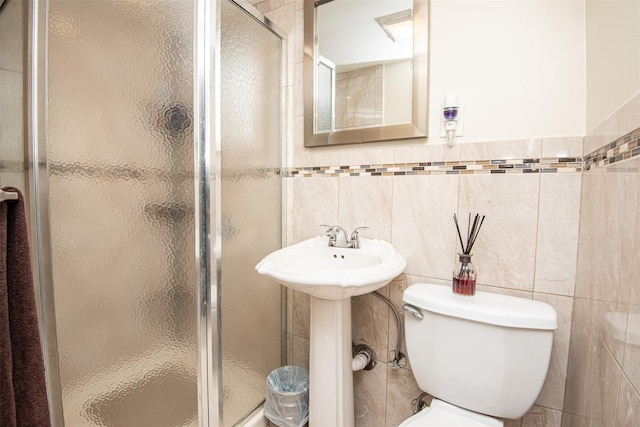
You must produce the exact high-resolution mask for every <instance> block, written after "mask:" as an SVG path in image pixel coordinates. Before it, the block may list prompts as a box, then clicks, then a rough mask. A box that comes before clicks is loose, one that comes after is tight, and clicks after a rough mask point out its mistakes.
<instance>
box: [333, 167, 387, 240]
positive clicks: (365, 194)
mask: <svg viewBox="0 0 640 427" xmlns="http://www.w3.org/2000/svg"><path fill="white" fill-rule="evenodd" d="M339 181H340V195H339V201H340V215H339V219H338V223H339V224H340V225H342V226H343V227H344V228H345V229H346V230H348V231H351V230H353V229H355V228H356V227H361V226H367V227H370V228H369V229H368V230H363V231H362V233H361V235H362V236H363V237H369V238H376V239H381V240H386V241H387V242H389V241H391V208H392V193H391V192H392V184H393V177H390V176H381V177H359V176H355V177H349V176H347V177H341V178H339ZM325 197H326V196H325ZM334 198H335V195H334Z"/></svg>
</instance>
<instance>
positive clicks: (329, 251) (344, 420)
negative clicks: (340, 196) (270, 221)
mask: <svg viewBox="0 0 640 427" xmlns="http://www.w3.org/2000/svg"><path fill="white" fill-rule="evenodd" d="M406 265H407V261H406V260H405V259H404V257H403V256H402V255H400V254H399V253H398V252H396V250H395V249H394V248H393V246H391V245H390V244H389V243H387V242H384V241H382V240H371V239H365V238H360V248H358V249H347V248H333V247H329V237H327V236H321V237H316V238H313V239H309V240H305V241H304V242H300V243H298V244H296V245H293V246H289V247H286V248H282V249H280V250H277V251H275V252H272V253H270V254H269V255H267V256H266V257H264V259H263V260H262V261H260V262H259V263H258V265H256V271H257V272H258V273H260V274H263V275H265V276H268V277H270V278H272V279H274V280H276V281H277V282H279V283H282V284H283V285H285V286H287V287H289V288H291V289H295V290H297V291H301V292H305V293H307V294H309V295H311V298H309V301H310V312H311V313H310V324H309V338H310V341H311V342H310V348H309V425H312V426H340V427H354V426H355V412H354V397H353V375H352V372H351V358H352V354H351V297H352V296H356V295H362V294H366V293H368V292H372V291H375V290H376V289H380V288H381V287H383V286H384V285H386V284H387V283H389V282H390V281H391V280H392V279H393V278H394V277H396V276H397V275H399V274H400V273H402V272H403V271H404V269H405V267H406ZM336 396H338V397H336Z"/></svg>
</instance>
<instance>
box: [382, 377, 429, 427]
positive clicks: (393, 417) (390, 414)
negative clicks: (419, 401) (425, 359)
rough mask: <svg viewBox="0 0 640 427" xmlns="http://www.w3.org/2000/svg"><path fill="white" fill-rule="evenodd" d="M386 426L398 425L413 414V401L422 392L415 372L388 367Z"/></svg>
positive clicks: (394, 426)
mask: <svg viewBox="0 0 640 427" xmlns="http://www.w3.org/2000/svg"><path fill="white" fill-rule="evenodd" d="M387 378H388V380H387V408H386V427H396V426H398V425H399V424H400V423H402V422H403V421H404V420H406V419H407V418H409V417H410V416H411V415H413V408H412V406H411V402H412V401H413V400H414V399H416V398H417V397H418V396H420V394H421V393H422V390H420V387H418V384H416V380H415V378H414V377H413V372H411V371H410V370H408V369H391V368H390V367H388V368H387Z"/></svg>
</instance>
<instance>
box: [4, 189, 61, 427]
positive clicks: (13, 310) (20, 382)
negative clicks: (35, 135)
mask: <svg viewBox="0 0 640 427" xmlns="http://www.w3.org/2000/svg"><path fill="white" fill-rule="evenodd" d="M3 190H5V191H13V192H17V193H18V194H19V196H20V197H19V200H15V201H12V200H9V201H4V202H0V425H1V426H2V427H47V426H50V425H51V423H50V420H49V407H48V402H47V388H46V382H45V375H44V362H43V358H42V348H41V347H40V332H39V329H38V318H37V312H36V301H35V291H34V288H33V275H32V273H31V258H30V254H29V241H28V237H27V220H26V216H25V209H24V198H23V197H22V194H20V192H19V191H18V190H17V189H16V188H11V187H6V188H3Z"/></svg>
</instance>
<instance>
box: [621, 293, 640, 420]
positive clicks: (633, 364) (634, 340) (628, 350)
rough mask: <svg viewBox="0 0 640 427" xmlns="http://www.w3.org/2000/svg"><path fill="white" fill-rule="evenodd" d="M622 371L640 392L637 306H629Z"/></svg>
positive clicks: (639, 306) (639, 345)
mask: <svg viewBox="0 0 640 427" xmlns="http://www.w3.org/2000/svg"><path fill="white" fill-rule="evenodd" d="M618 337H619V335H618ZM622 369H623V370H624V372H625V374H626V375H627V377H628V379H629V382H630V383H631V384H632V385H633V386H634V387H635V388H636V390H640V305H636V304H632V305H630V306H629V318H628V320H627V335H626V340H625V351H624V363H623V364H622ZM638 416H640V414H638ZM639 425H640V424H639Z"/></svg>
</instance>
